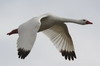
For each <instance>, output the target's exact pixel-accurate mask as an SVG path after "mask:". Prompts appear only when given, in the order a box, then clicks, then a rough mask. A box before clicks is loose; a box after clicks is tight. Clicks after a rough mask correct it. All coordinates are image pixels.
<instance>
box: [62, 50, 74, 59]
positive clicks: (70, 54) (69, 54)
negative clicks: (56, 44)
mask: <svg viewBox="0 0 100 66" xmlns="http://www.w3.org/2000/svg"><path fill="white" fill-rule="evenodd" d="M61 53H62V56H64V57H65V59H66V60H67V59H68V60H74V58H76V54H75V52H74V51H65V50H62V51H61Z"/></svg>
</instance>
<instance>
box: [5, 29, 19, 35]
mask: <svg viewBox="0 0 100 66" xmlns="http://www.w3.org/2000/svg"><path fill="white" fill-rule="evenodd" d="M17 33H18V29H14V30H12V31H11V32H9V33H7V35H12V34H17Z"/></svg>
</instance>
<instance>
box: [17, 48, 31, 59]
mask: <svg viewBox="0 0 100 66" xmlns="http://www.w3.org/2000/svg"><path fill="white" fill-rule="evenodd" d="M29 53H30V50H28V51H26V50H24V49H22V48H19V49H18V55H19V58H21V59H25V57H26V56H27V55H28V54H29Z"/></svg>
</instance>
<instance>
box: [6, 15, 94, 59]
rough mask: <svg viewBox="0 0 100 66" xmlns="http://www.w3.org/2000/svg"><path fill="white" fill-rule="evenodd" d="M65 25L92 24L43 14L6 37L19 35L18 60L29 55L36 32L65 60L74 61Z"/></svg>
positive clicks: (72, 47) (71, 45)
mask: <svg viewBox="0 0 100 66" xmlns="http://www.w3.org/2000/svg"><path fill="white" fill-rule="evenodd" d="M65 23H76V24H80V25H86V24H92V22H89V21H88V20H86V19H81V20H75V19H68V18H63V17H58V16H55V15H52V14H44V15H41V16H38V17H34V18H32V19H30V20H29V21H27V22H25V23H23V24H21V25H20V26H19V27H18V29H14V30H12V31H11V32H9V33H7V35H12V34H17V33H18V34H19V38H18V41H17V48H18V55H19V58H21V59H24V58H25V57H26V56H27V55H28V54H29V52H30V51H31V49H32V47H33V44H34V42H35V39H36V35H37V32H41V31H42V32H43V33H44V34H45V35H46V36H47V37H48V38H50V40H51V41H52V42H53V44H54V45H55V46H56V47H57V49H58V50H59V51H60V52H61V53H62V56H64V57H65V59H69V60H74V58H76V54H75V50H74V46H73V41H72V38H71V36H70V34H69V32H68V28H67V25H66V24H65Z"/></svg>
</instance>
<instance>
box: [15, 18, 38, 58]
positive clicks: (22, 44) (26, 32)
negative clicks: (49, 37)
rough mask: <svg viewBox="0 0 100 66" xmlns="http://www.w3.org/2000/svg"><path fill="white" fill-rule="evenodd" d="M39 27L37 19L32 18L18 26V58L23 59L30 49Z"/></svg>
mask: <svg viewBox="0 0 100 66" xmlns="http://www.w3.org/2000/svg"><path fill="white" fill-rule="evenodd" d="M39 27H40V23H39V22H38V21H37V19H32V20H30V21H28V22H26V23H24V24H22V25H20V26H19V28H18V34H19V38H18V40H17V48H18V55H19V58H21V59H24V58H25V57H26V56H27V55H28V54H29V52H30V51H31V49H32V47H33V44H34V42H35V39H36V35H37V31H38V30H39Z"/></svg>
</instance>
